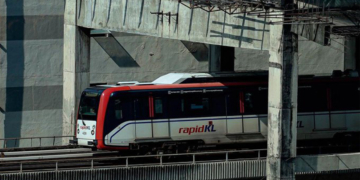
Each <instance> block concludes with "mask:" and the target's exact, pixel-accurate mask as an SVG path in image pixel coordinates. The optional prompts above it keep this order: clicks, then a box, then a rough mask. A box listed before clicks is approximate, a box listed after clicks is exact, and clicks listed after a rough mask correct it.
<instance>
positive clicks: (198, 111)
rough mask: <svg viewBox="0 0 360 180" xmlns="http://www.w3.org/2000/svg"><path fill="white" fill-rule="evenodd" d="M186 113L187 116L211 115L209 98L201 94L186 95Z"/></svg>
mask: <svg viewBox="0 0 360 180" xmlns="http://www.w3.org/2000/svg"><path fill="white" fill-rule="evenodd" d="M184 106H185V109H184V110H185V115H186V116H187V117H198V116H208V115H209V98H208V97H201V96H200V97H199V96H185V98H184Z"/></svg>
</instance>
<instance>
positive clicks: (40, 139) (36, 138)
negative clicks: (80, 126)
mask: <svg viewBox="0 0 360 180" xmlns="http://www.w3.org/2000/svg"><path fill="white" fill-rule="evenodd" d="M74 137H75V136H39V137H15V138H4V139H0V143H1V142H3V148H4V149H6V148H7V146H8V145H7V143H8V142H11V141H13V142H14V146H13V147H16V146H18V145H20V141H21V140H30V147H41V146H42V140H43V139H52V140H53V141H52V145H53V146H55V141H56V140H57V139H61V140H62V139H63V138H74ZM33 140H39V146H33Z"/></svg>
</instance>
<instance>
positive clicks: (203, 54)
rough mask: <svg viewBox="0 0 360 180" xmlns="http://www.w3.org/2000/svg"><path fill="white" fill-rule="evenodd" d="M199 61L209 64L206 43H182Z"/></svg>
mask: <svg viewBox="0 0 360 180" xmlns="http://www.w3.org/2000/svg"><path fill="white" fill-rule="evenodd" d="M181 42H182V43H183V44H184V46H185V47H186V48H187V49H188V50H189V52H190V53H191V54H192V55H193V56H194V57H195V59H196V60H197V61H200V62H207V61H208V56H209V55H208V52H209V48H208V47H207V46H206V45H205V44H204V43H194V42H189V41H181Z"/></svg>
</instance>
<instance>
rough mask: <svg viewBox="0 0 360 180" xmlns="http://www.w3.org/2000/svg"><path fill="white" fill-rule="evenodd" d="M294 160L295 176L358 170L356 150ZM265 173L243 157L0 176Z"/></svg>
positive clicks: (261, 164) (262, 164)
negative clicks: (206, 161)
mask: <svg viewBox="0 0 360 180" xmlns="http://www.w3.org/2000/svg"><path fill="white" fill-rule="evenodd" d="M295 163H296V164H295V167H296V174H297V175H304V174H329V173H352V172H360V153H354V154H338V155H320V156H299V157H297V158H296V159H295ZM74 169H75V168H74ZM265 174H266V160H246V161H229V162H209V163H197V164H176V165H163V166H159V165H158V166H141V167H140V166H138V167H128V168H125V167H122V168H103V169H92V170H91V169H84V170H62V171H57V172H55V171H51V172H31V173H30V172H28V173H21V174H20V173H17V174H2V175H0V179H2V180H10V179H11V180H17V179H39V180H42V179H44V180H45V179H69V180H71V179H74V180H75V179H76V180H82V179H84V180H88V179H97V180H102V179H104V180H105V179H106V180H112V179H124V180H135V179H136V180H137V179H173V180H177V179H179V180H180V179H232V178H237V179H238V178H252V177H264V176H265Z"/></svg>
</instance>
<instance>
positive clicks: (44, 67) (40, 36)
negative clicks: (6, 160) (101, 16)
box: [0, 0, 64, 146]
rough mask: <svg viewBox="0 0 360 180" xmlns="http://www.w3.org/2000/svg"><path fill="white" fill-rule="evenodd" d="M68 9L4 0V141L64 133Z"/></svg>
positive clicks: (0, 124)
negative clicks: (65, 20)
mask: <svg viewBox="0 0 360 180" xmlns="http://www.w3.org/2000/svg"><path fill="white" fill-rule="evenodd" d="M63 9H64V1H60V0H51V1H44V0H31V1H28V0H0V27H1V28H0V108H1V109H0V138H3V137H20V136H21V137H28V136H50V135H61V125H62V123H61V121H62V118H61V112H62V111H61V108H62V57H63V54H62V47H63V45H62V44H63V40H62V37H63V28H62V27H63ZM0 143H1V144H0V145H2V142H0ZM12 143H13V142H9V143H8V145H11V144H12ZM34 143H35V142H34ZM21 145H22V146H25V145H29V142H25V141H23V142H22V144H21Z"/></svg>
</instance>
